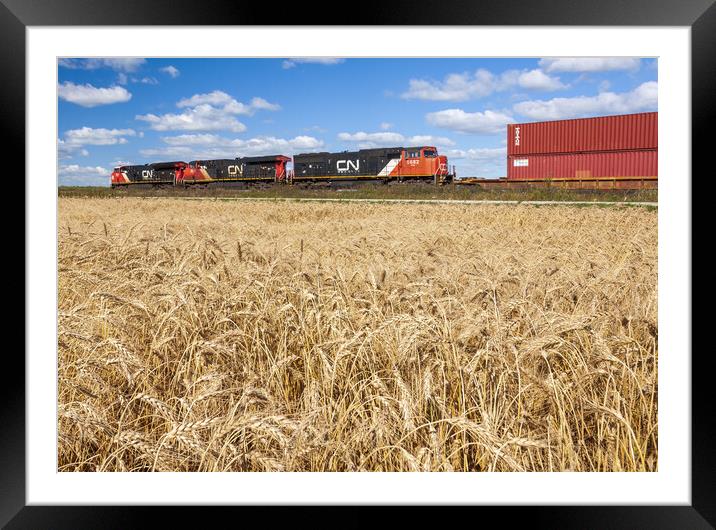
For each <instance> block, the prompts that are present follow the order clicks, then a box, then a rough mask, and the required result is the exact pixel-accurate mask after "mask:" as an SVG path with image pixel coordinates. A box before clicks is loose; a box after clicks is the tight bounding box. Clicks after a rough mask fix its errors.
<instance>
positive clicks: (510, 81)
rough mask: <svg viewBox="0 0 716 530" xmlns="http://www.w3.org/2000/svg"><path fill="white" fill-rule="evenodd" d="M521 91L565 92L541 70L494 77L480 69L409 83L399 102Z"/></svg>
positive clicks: (509, 71) (446, 99)
mask: <svg viewBox="0 0 716 530" xmlns="http://www.w3.org/2000/svg"><path fill="white" fill-rule="evenodd" d="M511 87H521V88H525V89H528V90H559V89H563V88H567V85H565V84H563V83H562V82H561V81H560V80H559V78H558V77H551V76H548V75H547V74H545V73H544V72H542V71H541V70H538V69H535V70H507V71H505V72H503V73H501V74H499V75H495V74H493V73H492V72H490V71H489V70H485V69H484V68H480V69H479V70H477V71H476V72H475V73H474V74H470V73H461V74H449V75H448V76H446V77H445V79H444V80H443V81H431V80H426V79H411V80H410V81H409V82H408V90H407V91H406V92H404V93H403V94H401V97H402V98H403V99H423V100H430V101H466V100H468V99H476V98H483V97H486V96H489V95H490V94H492V93H494V92H500V91H503V90H507V89H509V88H511Z"/></svg>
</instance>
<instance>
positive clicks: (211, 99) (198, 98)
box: [177, 90, 239, 114]
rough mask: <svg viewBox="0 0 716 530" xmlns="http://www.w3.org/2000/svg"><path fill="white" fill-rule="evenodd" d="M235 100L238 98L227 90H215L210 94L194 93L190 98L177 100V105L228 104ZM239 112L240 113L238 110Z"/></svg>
mask: <svg viewBox="0 0 716 530" xmlns="http://www.w3.org/2000/svg"><path fill="white" fill-rule="evenodd" d="M235 101H236V100H235V99H234V98H232V97H231V96H230V95H229V94H227V93H226V92H222V91H221V90H214V91H213V92H209V93H208V94H194V95H193V96H191V97H190V98H183V99H180V100H179V101H178V102H177V107H179V108H180V109H181V108H184V107H196V106H197V105H214V106H218V105H228V104H229V103H231V102H235ZM237 114H239V113H238V112H237Z"/></svg>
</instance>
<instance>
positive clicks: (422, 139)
mask: <svg viewBox="0 0 716 530" xmlns="http://www.w3.org/2000/svg"><path fill="white" fill-rule="evenodd" d="M338 139H339V140H341V141H343V142H349V143H354V144H356V145H357V147H358V148H359V149H372V148H374V147H397V146H406V145H435V146H451V145H455V142H453V141H452V140H450V138H445V137H442V136H431V135H415V136H404V135H402V134H400V133H397V132H373V133H367V132H363V131H359V132H355V133H347V132H342V133H339V134H338Z"/></svg>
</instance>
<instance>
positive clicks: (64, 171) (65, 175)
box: [57, 164, 111, 186]
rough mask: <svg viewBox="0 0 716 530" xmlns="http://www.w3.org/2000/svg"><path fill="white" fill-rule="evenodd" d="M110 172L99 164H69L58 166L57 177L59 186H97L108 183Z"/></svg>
mask: <svg viewBox="0 0 716 530" xmlns="http://www.w3.org/2000/svg"><path fill="white" fill-rule="evenodd" d="M110 173H111V172H110V170H108V169H106V168H103V167H101V166H80V165H78V164H69V165H64V166H60V167H59V169H58V170H57V177H58V180H59V184H60V185H61V186H98V185H107V184H108V183H109V179H110Z"/></svg>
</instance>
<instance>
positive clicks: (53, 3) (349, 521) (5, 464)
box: [0, 0, 716, 528]
mask: <svg viewBox="0 0 716 530" xmlns="http://www.w3.org/2000/svg"><path fill="white" fill-rule="evenodd" d="M332 11H333V10H329V9H328V8H326V7H322V8H319V7H315V8H313V7H310V6H309V5H307V4H303V3H296V4H293V5H290V4H281V6H280V9H278V4H269V3H259V2H251V3H248V2H224V1H214V0H202V1H194V2H176V1H174V2H172V1H168V0H162V1H153V2H151V3H149V2H148V1H146V0H122V1H121V2H118V1H110V0H61V1H60V0H0V56H1V57H2V62H1V64H2V69H3V72H2V73H3V75H2V82H0V101H1V103H2V105H1V106H0V109H1V110H0V115H1V116H2V120H0V128H2V130H3V132H4V133H5V134H4V135H3V137H4V138H5V153H12V154H13V155H12V159H13V163H14V164H15V166H14V167H15V169H16V171H18V170H19V168H20V167H22V170H23V172H24V170H25V167H24V160H25V158H24V156H21V154H23V153H25V89H26V78H25V61H26V54H25V30H26V27H27V26H66V25H72V26H78V25H80V26H84V25H102V26H112V25H120V26H123V25H144V26H146V25H275V24H278V23H288V24H295V25H317V24H325V25H335V24H336V21H338V22H339V24H340V23H346V22H348V21H350V23H351V24H356V25H393V24H396V25H398V24H400V25H403V24H409V25H429V26H435V25H501V26H505V25H509V26H515V25H550V26H556V25H576V26H598V25H604V26H688V27H690V28H691V36H692V41H691V46H692V50H691V51H692V59H691V60H692V64H691V66H692V69H691V71H692V167H693V173H694V174H697V170H696V168H697V167H703V168H704V169H706V168H707V167H708V166H706V164H705V162H706V160H707V157H711V156H712V154H711V153H712V152H713V148H712V147H711V146H710V141H711V139H712V138H713V134H711V133H710V130H711V127H712V125H711V124H712V123H713V119H714V117H715V116H714V114H716V113H715V112H714V109H715V108H716V99H715V96H716V5H714V0H631V1H628V2H627V1H625V0H601V1H600V2H593V1H592V2H590V1H586V0H585V1H581V2H573V1H569V0H550V1H547V0H531V1H530V2H520V1H518V0H487V1H481V2H473V3H471V4H469V5H467V4H466V3H464V2H457V1H454V0H448V1H443V2H440V3H439V4H435V3H434V2H427V1H425V0H414V1H411V2H406V1H403V2H394V3H391V4H388V3H385V2H380V3H378V2H375V3H371V2H368V3H366V2H361V3H360V4H359V5H358V4H356V5H355V8H354V9H352V10H351V9H350V6H347V7H346V6H344V7H343V8H341V9H340V10H339V9H338V6H336V7H335V11H336V12H335V13H332ZM279 12H280V15H279V14H278V13H279ZM341 12H342V13H343V14H342V15H341V16H336V15H337V14H338V13H341ZM331 15H333V16H331ZM349 15H350V16H349ZM329 18H331V19H332V20H328V19H329ZM711 171H712V170H711ZM704 174H708V170H707V171H706V172H705V173H704ZM702 177H703V175H702ZM29 178H33V177H32V176H31V175H26V179H29ZM703 178H707V177H703ZM6 189H7V188H6ZM18 191H19V190H18ZM23 193H24V190H23ZM16 194H17V191H15V192H13V195H16ZM692 212H693V202H692ZM15 224H16V221H15ZM692 263H693V262H692ZM694 316H696V315H695V314H694ZM25 318H26V319H27V318H32V315H25ZM692 328H693V325H692ZM11 353H13V351H12V350H10V349H7V350H6V356H9V355H11ZM679 353H680V354H683V355H690V356H691V366H692V422H691V425H692V433H691V435H692V437H691V440H692V452H691V462H692V468H691V477H692V483H691V495H692V497H691V504H690V505H689V506H603V507H600V506H581V507H578V506H545V507H541V506H525V507H514V506H503V507H474V508H459V507H453V508H450V519H453V520H455V519H454V518H462V514H463V511H464V510H466V509H470V510H474V509H478V510H481V511H483V512H486V513H490V514H494V515H496V516H498V517H500V520H501V521H503V522H506V521H509V522H510V523H511V524H515V523H519V522H524V523H527V524H529V525H532V526H535V525H536V526H538V527H539V526H547V527H550V528H565V527H566V528H572V527H574V528H592V527H598V528H604V527H609V528H712V527H714V525H715V524H716V503H715V502H714V499H716V493H715V492H714V483H715V479H714V477H715V476H716V474H715V473H714V471H715V470H716V466H715V465H714V462H715V458H714V450H713V448H712V445H713V442H712V440H713V439H714V437H713V434H714V414H713V412H712V410H711V407H712V403H713V397H712V396H711V394H710V392H709V388H710V384H711V381H707V378H709V379H710V370H708V364H709V362H708V358H709V357H710V352H709V351H708V350H706V351H702V352H700V353H703V354H705V355H699V354H697V355H691V351H688V352H679ZM14 362H15V363H16V364H15V366H13V365H12V361H10V364H6V370H11V371H12V374H13V375H12V376H8V375H7V374H6V377H5V378H4V381H3V384H2V385H0V392H1V393H2V400H0V403H2V409H3V412H2V422H0V425H2V428H1V430H0V475H1V476H2V478H1V479H0V524H3V525H5V524H7V528H85V527H93V528H99V527H102V528H104V527H107V528H130V527H135V526H139V527H142V526H148V525H150V524H152V522H151V517H150V515H151V516H159V517H161V521H162V524H163V526H166V525H170V524H171V525H175V524H181V526H185V525H186V524H187V523H191V521H192V518H193V517H194V516H195V512H194V511H192V510H188V509H186V508H183V507H180V508H167V507H163V508H162V507H134V506H124V507H118V506H106V507H99V506H93V507H83V506H26V501H25V485H26V482H25V471H26V470H25V378H24V377H23V375H24V374H25V365H24V363H23V362H22V360H21V359H14ZM210 509H212V508H208V507H203V508H199V509H198V510H199V511H200V512H202V513H203V515H199V516H200V517H202V519H203V522H204V523H206V522H207V521H208V520H207V519H206V516H207V514H206V513H205V512H206V511H207V510H210ZM213 509H217V508H213ZM339 509H340V508H338V507H293V508H290V509H289V511H288V513H287V510H286V509H282V510H278V513H279V514H281V515H288V516H289V517H291V518H292V519H293V520H294V522H296V521H298V522H300V521H301V520H303V521H306V522H308V523H309V524H311V521H315V520H316V519H315V518H320V519H321V520H323V521H326V522H328V524H330V525H331V526H333V525H334V524H336V523H337V522H338V521H341V522H340V523H339V524H340V525H341V526H349V527H362V526H364V525H373V524H375V521H376V520H379V521H380V519H377V518H376V514H375V511H377V510H381V508H377V507H369V508H367V509H365V510H361V513H360V514H356V515H355V516H351V518H346V517H345V515H344V514H343V513H333V512H334V511H335V510H339ZM219 510H220V511H221V512H222V515H223V514H227V515H230V514H229V511H232V512H231V513H233V511H234V510H239V511H242V513H241V517H242V518H245V517H246V514H245V512H246V511H252V512H255V513H252V514H251V515H256V516H257V517H259V518H260V520H261V519H264V518H266V520H270V521H271V522H272V524H273V523H274V521H277V519H276V514H277V509H276V508H272V507H254V508H220V509H219ZM406 511H408V510H406ZM269 512H270V513H269ZM502 512H508V513H502ZM406 515H407V514H406ZM409 515H410V516H412V517H416V518H419V520H420V521H421V523H423V524H426V525H427V524H431V523H443V524H444V523H445V522H446V521H445V518H444V517H445V516H444V515H443V514H441V515H436V514H434V513H428V512H427V511H426V510H425V509H424V508H421V507H417V508H416V507H412V508H410V509H409ZM481 515H482V514H481ZM212 516H214V517H215V515H214V514H212ZM214 517H212V519H213V520H215V521H217V522H218V521H219V519H214ZM269 517H270V518H271V519H268V518H269ZM379 517H382V516H379ZM433 517H434V518H435V519H434V520H433V519H432V518H433ZM438 517H439V519H438ZM469 517H473V515H472V514H469ZM202 526H203V525H202Z"/></svg>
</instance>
